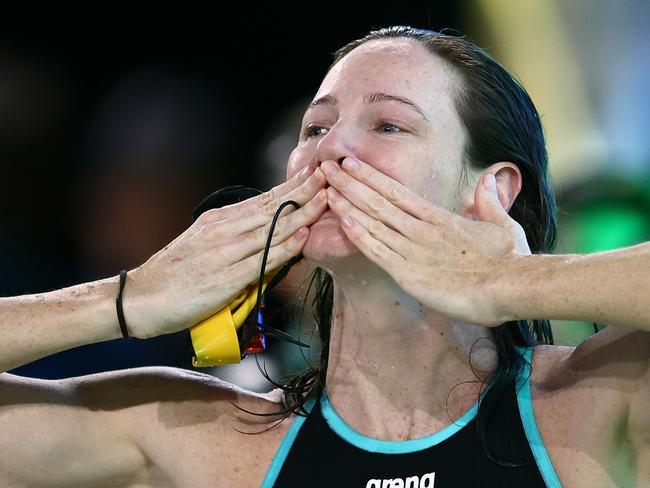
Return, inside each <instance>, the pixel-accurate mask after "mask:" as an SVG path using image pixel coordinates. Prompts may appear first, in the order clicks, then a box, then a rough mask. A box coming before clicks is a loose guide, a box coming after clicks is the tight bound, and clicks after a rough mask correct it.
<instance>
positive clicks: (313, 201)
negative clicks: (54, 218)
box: [122, 166, 327, 339]
mask: <svg viewBox="0 0 650 488" xmlns="http://www.w3.org/2000/svg"><path fill="white" fill-rule="evenodd" d="M325 186H326V178H325V175H324V174H323V173H322V171H321V170H320V168H316V167H315V166H309V167H307V168H305V170H304V171H303V172H301V173H299V174H297V175H296V176H294V177H293V178H291V179H290V180H289V181H287V182H285V183H283V184H281V185H278V186H276V187H275V188H273V189H271V190H269V191H267V192H265V193H262V194H260V195H258V196H255V197H253V198H249V199H248V200H244V201H242V202H239V203H236V204H233V205H228V206H226V207H222V208H216V209H211V210H208V211H206V212H204V213H203V214H201V216H200V217H199V218H198V219H197V220H196V221H195V222H194V223H193V224H192V225H191V226H190V227H189V228H188V229H187V230H186V231H185V232H183V233H182V234H181V235H179V236H178V237H177V238H176V239H174V240H173V241H172V242H171V243H169V244H168V245H167V246H166V247H165V248H164V249H162V250H160V251H159V252H157V253H156V254H154V255H153V256H152V257H151V258H149V259H148V260H147V261H146V262H145V263H144V264H142V265H141V266H139V267H137V268H135V269H133V270H131V271H129V273H128V276H127V281H126V286H125V288H124V292H123V296H122V300H123V307H124V315H125V319H126V323H127V325H128V328H129V333H130V334H131V335H132V336H134V337H137V338H140V339H147V338H150V337H155V336H158V335H162V334H169V333H172V332H178V331H180V330H183V329H187V328H189V327H191V326H193V325H195V324H196V323H198V322H200V321H201V320H203V319H205V318H207V317H209V316H211V315H213V314H214V313H216V312H217V311H219V310H220V309H222V308H223V307H224V306H225V305H226V304H227V303H229V302H230V301H231V300H232V299H233V298H235V297H236V296H237V295H238V294H239V293H240V292H241V291H242V290H243V289H244V288H245V287H246V286H248V285H249V284H250V283H252V282H254V281H256V279H257V278H258V277H259V272H260V267H261V263H262V255H263V252H264V246H265V244H266V240H267V238H268V233H269V229H270V226H271V221H272V220H273V216H274V214H275V212H276V210H277V209H278V207H279V206H280V204H282V203H283V202H285V201H287V200H294V201H295V202H297V203H298V204H299V205H300V206H301V207H300V208H299V209H297V210H295V209H294V208H293V207H292V206H289V205H288V206H287V207H285V209H283V211H282V213H281V216H280V218H279V219H278V221H277V223H276V226H275V229H274V232H273V239H272V241H271V248H270V251H269V255H268V260H267V264H266V272H269V271H272V270H274V269H276V268H279V267H280V266H282V265H283V264H284V263H286V262H287V261H289V259H291V258H292V257H293V256H296V255H298V254H299V253H300V252H301V251H302V248H303V246H304V245H305V242H306V241H307V236H308V235H309V229H308V226H310V225H311V224H312V223H314V222H315V221H316V220H317V219H318V218H319V217H320V216H321V214H322V213H323V212H324V211H325V209H326V208H327V196H326V192H325V190H324V187H325Z"/></svg>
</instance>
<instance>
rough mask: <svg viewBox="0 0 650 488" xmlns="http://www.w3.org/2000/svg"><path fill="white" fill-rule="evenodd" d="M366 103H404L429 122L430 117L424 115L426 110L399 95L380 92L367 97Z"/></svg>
mask: <svg viewBox="0 0 650 488" xmlns="http://www.w3.org/2000/svg"><path fill="white" fill-rule="evenodd" d="M364 101H365V102H366V103H379V102H398V103H402V104H404V105H406V106H408V107H411V108H412V109H413V110H415V111H416V112H417V113H419V114H420V115H421V116H422V117H424V120H426V121H428V120H429V117H427V114H426V113H424V110H422V109H421V108H420V107H419V106H418V105H417V104H416V103H415V102H412V101H411V100H409V99H408V98H406V97H400V96H398V95H389V94H388V93H381V92H379V93H372V94H370V95H366V96H365V98H364Z"/></svg>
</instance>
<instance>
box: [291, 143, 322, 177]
mask: <svg viewBox="0 0 650 488" xmlns="http://www.w3.org/2000/svg"><path fill="white" fill-rule="evenodd" d="M314 152H315V151H314V150H313V149H310V148H308V147H305V146H300V144H299V145H298V146H296V147H295V148H294V150H293V151H291V154H290V155H289V161H288V162H287V178H286V179H287V180H289V179H291V178H292V177H293V176H294V175H295V174H296V173H298V172H299V171H300V170H301V169H303V168H304V167H305V166H308V165H309V164H310V163H312V162H314V161H315V155H314V154H312V153H314Z"/></svg>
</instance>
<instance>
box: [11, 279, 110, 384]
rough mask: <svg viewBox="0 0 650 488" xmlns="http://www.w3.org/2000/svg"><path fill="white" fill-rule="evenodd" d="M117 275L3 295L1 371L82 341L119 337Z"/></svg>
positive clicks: (90, 342)
mask: <svg viewBox="0 0 650 488" xmlns="http://www.w3.org/2000/svg"><path fill="white" fill-rule="evenodd" d="M118 282H119V278H118V277H111V278H106V279H104V280H99V281H94V282H91V283H83V284H80V285H76V286H71V287H69V288H64V289H61V290H56V291H52V292H48V293H39V294H35V295H23V296H19V297H7V298H0V371H8V370H10V369H13V368H16V367H18V366H22V365H24V364H27V363H30V362H32V361H35V360H37V359H40V358H42V357H45V356H49V355H51V354H55V353H57V352H60V351H64V350H66V349H71V348H74V347H77V346H81V345H84V344H92V343H95V342H102V341H106V340H110V339H116V338H119V337H121V332H120V328H119V324H118V321H117V315H116V312H115V297H116V296H117V291H118Z"/></svg>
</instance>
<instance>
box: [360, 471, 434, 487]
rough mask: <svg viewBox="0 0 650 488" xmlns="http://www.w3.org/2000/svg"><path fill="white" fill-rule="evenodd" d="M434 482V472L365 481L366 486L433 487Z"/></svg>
mask: <svg viewBox="0 0 650 488" xmlns="http://www.w3.org/2000/svg"><path fill="white" fill-rule="evenodd" d="M435 482H436V473H435V472H434V473H427V474H423V475H422V477H421V478H420V477H419V476H409V477H408V478H405V479H403V478H393V479H388V480H386V479H384V480H379V479H372V480H368V483H366V488H433V485H434V483H435Z"/></svg>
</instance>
